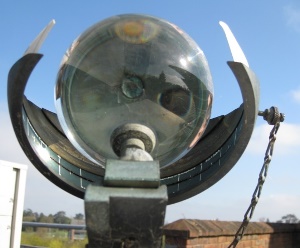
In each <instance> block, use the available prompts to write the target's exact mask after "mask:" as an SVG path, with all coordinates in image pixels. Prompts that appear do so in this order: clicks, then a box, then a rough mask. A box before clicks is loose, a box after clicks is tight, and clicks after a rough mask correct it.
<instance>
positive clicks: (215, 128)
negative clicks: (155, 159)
mask: <svg viewBox="0 0 300 248" xmlns="http://www.w3.org/2000/svg"><path fill="white" fill-rule="evenodd" d="M41 57H42V55H40V54H28V55H25V56H24V57H23V58H21V59H20V60H19V61H18V62H16V64H15V65H14V66H13V67H12V68H11V70H10V73H9V78H8V105H9V111H10V116H11V121H12V124H13V127H14V130H15V133H16V136H17V138H18V140H19V143H20V145H21V147H22V149H23V150H24V152H25V154H26V155H27V157H28V158H29V159H30V161H31V162H32V163H33V164H34V165H35V167H36V168H37V169H38V170H39V171H40V172H41V173H42V174H44V175H45V176H46V177H47V178H48V179H49V180H50V181H52V182H53V183H55V184H56V185H57V186H59V187H60V188H62V189H64V190H65V191H67V192H69V193H71V194H73V195H75V196H78V197H80V198H83V197H84V192H85V189H86V186H87V185H88V184H90V183H91V182H97V183H98V184H102V183H103V176H104V170H103V169H101V168H100V167H99V166H97V165H95V164H93V163H91V162H90V161H88V160H86V159H85V158H84V157H82V156H81V155H80V154H79V153H78V152H77V151H76V149H75V148H74V147H73V146H72V145H71V144H70V142H69V141H68V140H67V139H66V137H65V136H64V134H63V132H62V130H61V128H60V126H59V123H58V121H57V118H56V115H55V114H54V113H51V112H49V111H47V110H44V109H40V108H38V107H37V106H36V105H34V104H33V103H31V102H29V101H27V99H26V98H25V97H24V90H25V86H26V83H27V80H28V78H29V75H30V73H31V72H32V70H33V69H34V66H35V65H36V64H37V63H38V61H39V59H40V58H41ZM228 64H229V66H230V68H231V69H232V71H233V72H234V74H235V76H236V78H237V80H238V82H239V85H240V88H241V92H242V95H243V101H244V104H242V105H241V107H240V108H238V109H236V110H234V111H233V112H231V113H229V114H227V115H225V116H220V117H217V118H215V119H212V120H210V122H209V125H208V127H207V130H206V132H205V134H204V135H203V137H202V138H201V140H200V141H199V142H198V144H197V145H196V146H195V147H194V148H193V149H192V150H191V152H190V153H188V154H187V155H186V156H184V157H183V158H182V159H180V160H179V161H177V162H176V163H174V166H170V167H167V168H166V169H161V184H165V185H167V188H168V195H169V202H168V203H169V204H171V203H175V202H178V201H181V200H184V199H187V198H189V197H191V196H194V195H196V194H198V193H200V192H202V191H204V190H205V189H207V188H208V187H210V186H211V185H213V184H214V183H216V182H217V181H218V180H220V179H221V178H222V177H223V176H224V175H225V174H226V173H227V172H228V171H229V170H230V169H231V168H232V167H233V166H234V165H235V163H236V162H237V161H238V159H239V158H240V156H241V155H242V153H243V152H244V150H245V148H246V146H247V144H248V142H249V140H250V136H251V133H252V131H253V128H254V123H255V119H256V116H257V112H258V98H259V85H258V80H257V79H256V77H255V74H254V73H253V72H252V71H251V70H250V69H249V68H248V67H246V66H244V65H243V64H241V63H237V62H228Z"/></svg>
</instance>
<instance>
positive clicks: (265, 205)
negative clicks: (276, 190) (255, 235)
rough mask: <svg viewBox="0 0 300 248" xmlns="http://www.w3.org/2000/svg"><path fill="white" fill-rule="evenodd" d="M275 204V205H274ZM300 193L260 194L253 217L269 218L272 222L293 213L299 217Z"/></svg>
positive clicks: (256, 218)
mask: <svg viewBox="0 0 300 248" xmlns="http://www.w3.org/2000/svg"><path fill="white" fill-rule="evenodd" d="M274 206H276V207H274ZM299 206H300V195H289V194H271V195H268V196H264V195H263V196H262V197H261V198H260V200H259V203H258V205H257V208H256V210H255V214H254V218H255V220H258V219H259V218H261V217H265V218H269V219H270V220H271V221H272V222H275V221H278V220H280V219H281V217H282V216H285V215H287V214H295V215H296V217H297V218H300V211H299Z"/></svg>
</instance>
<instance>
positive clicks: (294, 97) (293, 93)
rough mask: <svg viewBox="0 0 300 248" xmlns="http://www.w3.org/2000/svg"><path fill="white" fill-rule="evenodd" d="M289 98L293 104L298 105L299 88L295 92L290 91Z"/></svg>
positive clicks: (299, 101)
mask: <svg viewBox="0 0 300 248" xmlns="http://www.w3.org/2000/svg"><path fill="white" fill-rule="evenodd" d="M291 96H292V98H293V100H294V101H295V102H297V103H300V87H299V88H298V89H297V90H292V91H291Z"/></svg>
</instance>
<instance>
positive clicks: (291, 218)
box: [277, 214, 299, 224]
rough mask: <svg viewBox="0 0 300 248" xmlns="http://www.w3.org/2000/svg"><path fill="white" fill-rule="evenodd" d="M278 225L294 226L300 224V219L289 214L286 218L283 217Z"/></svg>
mask: <svg viewBox="0 0 300 248" xmlns="http://www.w3.org/2000/svg"><path fill="white" fill-rule="evenodd" d="M277 222H278V223H289V224H294V223H299V220H298V218H297V217H296V215H294V214H287V215H285V216H282V217H281V220H278V221H277Z"/></svg>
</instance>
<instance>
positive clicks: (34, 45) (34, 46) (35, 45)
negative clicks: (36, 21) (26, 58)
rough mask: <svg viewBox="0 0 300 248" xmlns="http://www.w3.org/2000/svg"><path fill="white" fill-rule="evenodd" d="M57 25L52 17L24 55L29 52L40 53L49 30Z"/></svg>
mask: <svg viewBox="0 0 300 248" xmlns="http://www.w3.org/2000/svg"><path fill="white" fill-rule="evenodd" d="M54 25H55V20H54V19H52V20H51V21H50V22H49V23H48V25H47V26H46V27H45V28H44V29H43V30H42V31H41V32H40V33H39V35H38V36H37V37H36V38H35V39H34V40H33V42H32V43H31V44H30V46H29V47H28V48H27V50H26V51H25V53H24V55H26V54H28V53H38V51H39V50H40V48H41V46H42V44H43V43H44V41H45V39H46V37H47V36H48V34H49V32H50V31H51V29H52V27H53V26H54Z"/></svg>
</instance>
